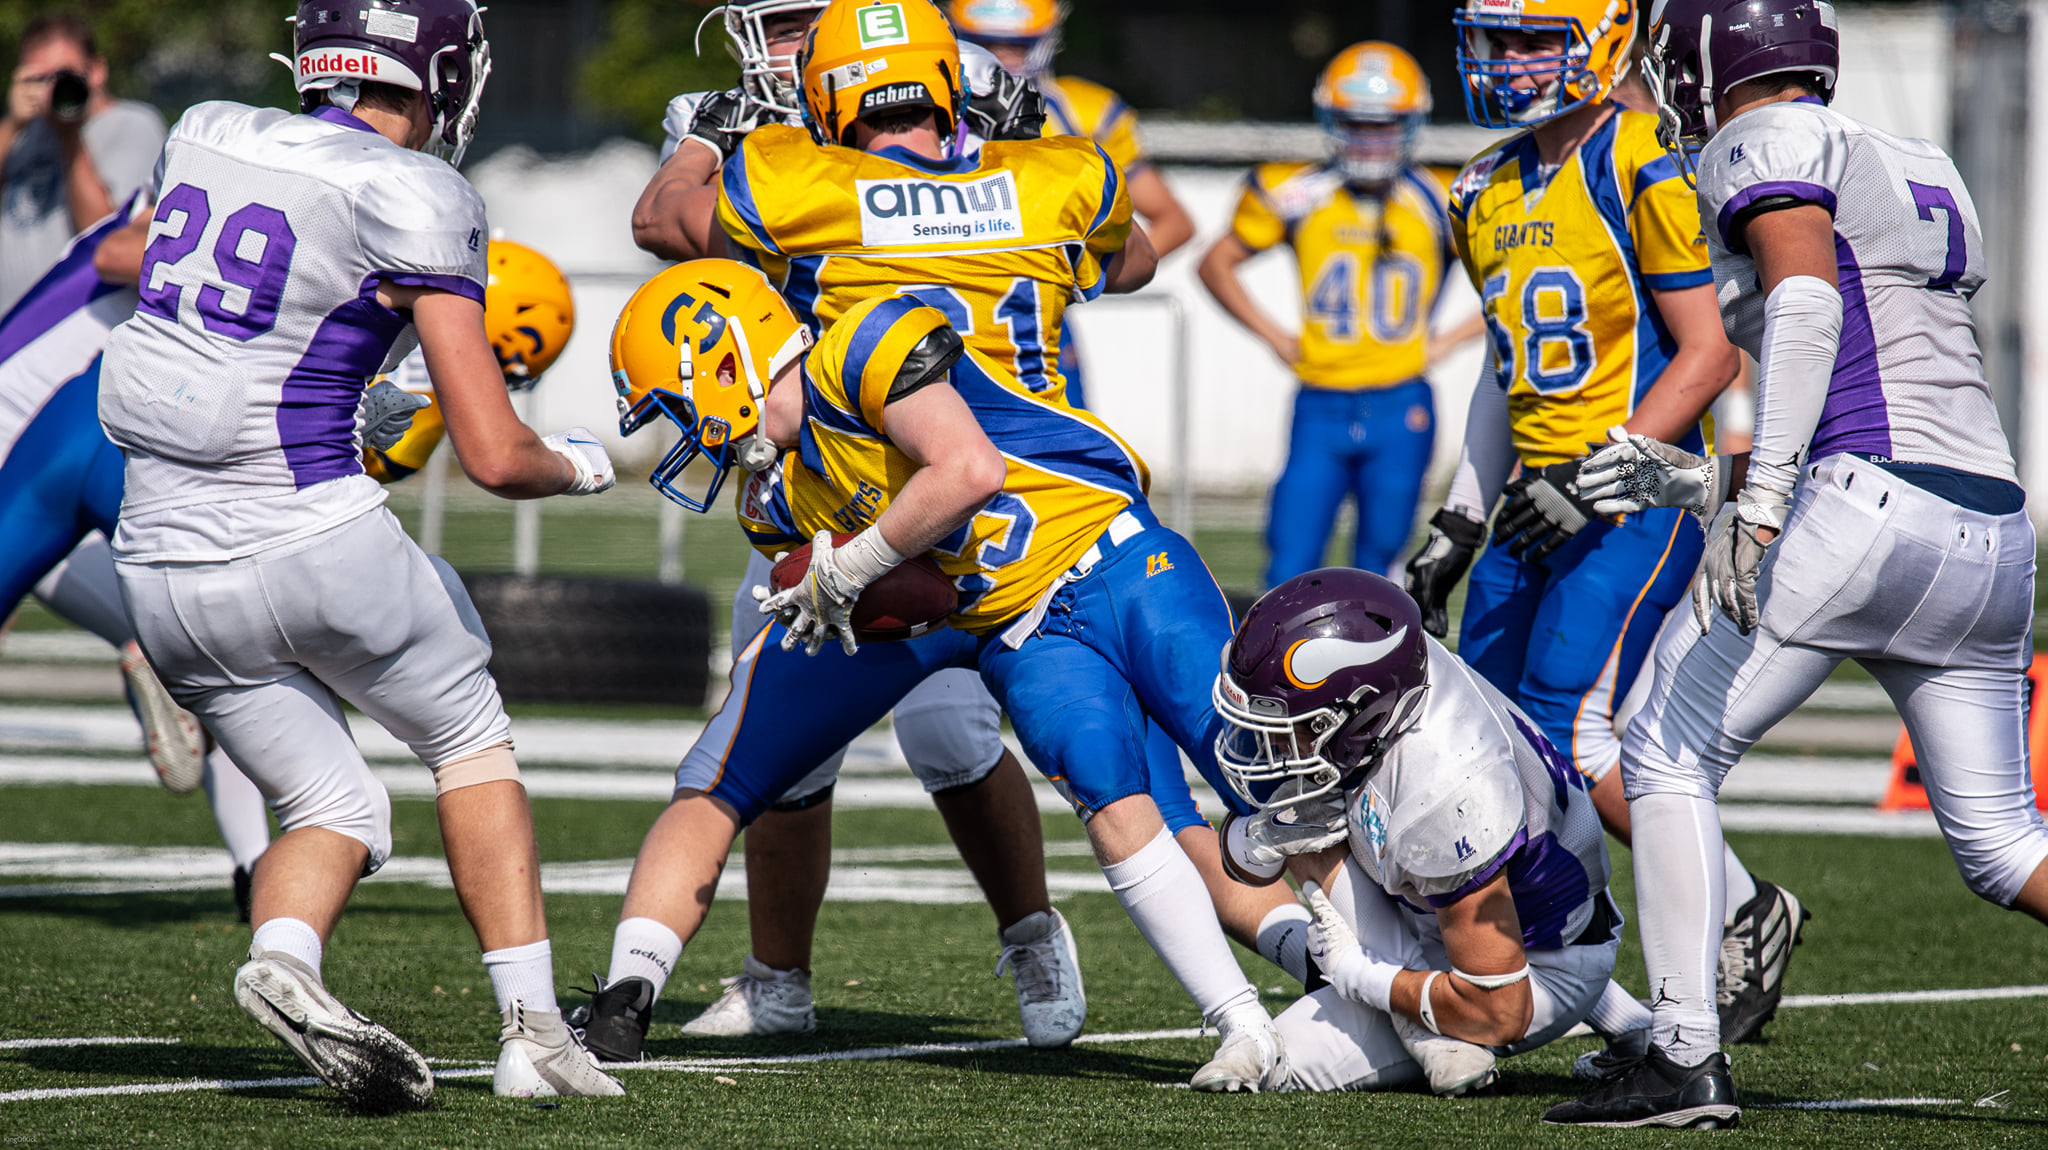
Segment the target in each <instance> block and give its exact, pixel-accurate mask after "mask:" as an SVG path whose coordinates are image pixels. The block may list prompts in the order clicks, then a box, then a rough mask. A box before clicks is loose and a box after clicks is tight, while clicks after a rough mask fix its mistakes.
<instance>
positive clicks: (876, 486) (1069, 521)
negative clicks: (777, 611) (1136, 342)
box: [737, 296, 1150, 633]
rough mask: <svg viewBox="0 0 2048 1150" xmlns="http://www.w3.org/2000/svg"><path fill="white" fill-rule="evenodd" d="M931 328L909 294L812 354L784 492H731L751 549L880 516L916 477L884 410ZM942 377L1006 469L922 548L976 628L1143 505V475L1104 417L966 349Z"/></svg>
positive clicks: (962, 616)
mask: <svg viewBox="0 0 2048 1150" xmlns="http://www.w3.org/2000/svg"><path fill="white" fill-rule="evenodd" d="M938 326H939V317H938V316H937V315H935V314H934V310H933V309H931V308H927V307H924V306H921V304H920V302H919V301H918V300H916V299H914V298H911V297H908V296H895V297H889V298H883V299H870V300H866V301H863V302H861V303H859V304H857V305H855V306H854V308H853V310H851V311H849V312H848V313H847V314H846V316H845V317H844V318H842V319H841V320H840V321H839V323H837V324H836V325H834V326H833V327H831V328H829V329H828V330H827V331H826V333H825V336H824V338H823V339H821V340H819V341H818V344H817V346H816V347H813V348H812V349H811V351H810V353H809V355H807V356H806V357H805V359H804V366H803V381H802V382H803V388H804V424H803V429H802V431H801V432H800V434H799V436H798V440H797V448H796V450H795V451H793V452H788V453H785V454H784V455H783V457H782V466H781V470H782V484H781V489H780V490H779V491H778V490H775V489H774V488H773V486H772V481H770V480H764V479H763V477H761V476H753V477H749V482H748V483H746V484H744V485H743V489H742V491H741V492H740V495H739V500H738V507H737V510H738V512H739V517H740V526H741V527H742V528H743V529H745V531H746V533H747V538H748V541H749V542H750V543H752V544H753V545H754V546H755V547H756V548H757V549H759V550H761V551H762V552H763V553H764V554H773V553H774V552H775V551H777V550H783V549H786V548H788V547H789V546H791V545H793V544H794V543H797V542H801V541H803V540H807V539H810V538H811V537H812V536H814V535H816V534H817V533H818V532H819V531H827V530H829V531H835V532H837V531H860V530H862V529H864V528H866V527H867V526H869V525H870V524H872V523H874V522H876V521H877V520H879V519H880V518H881V516H882V512H883V510H884V509H885V508H887V507H888V506H889V503H890V501H891V500H892V499H894V497H895V496H896V494H897V492H899V491H900V490H901V489H902V487H903V484H904V482H905V481H906V480H908V479H909V477H910V476H911V474H912V473H913V472H915V471H916V470H917V464H916V463H915V462H914V461H912V460H911V459H910V457H909V456H907V455H905V454H904V453H903V452H902V450H901V449H899V448H898V447H896V445H895V444H893V443H891V442H889V439H888V437H887V435H886V434H885V433H884V432H883V431H882V408H883V406H884V403H885V402H886V399H887V396H888V391H889V387H890V384H891V382H892V381H894V380H895V378H896V375H897V373H898V372H899V371H900V370H901V369H902V366H903V360H904V357H905V356H906V355H908V354H909V352H910V350H911V349H912V348H913V347H915V346H916V345H917V343H918V341H919V340H922V339H924V338H925V337H926V336H927V335H930V334H931V332H932V331H933V330H934V329H935V328H937V327H938ZM949 382H950V383H951V384H952V386H953V387H954V389H955V390H957V391H959V393H960V396H961V398H962V399H964V400H966V402H967V405H968V406H969V407H970V408H972V409H973V410H974V415H975V418H976V419H977V420H978V421H979V422H980V423H981V427H982V430H983V431H984V432H986V433H987V435H988V437H989V440H990V441H991V442H993V443H994V444H995V446H996V450H998V451H1000V452H1002V454H1003V461H1004V463H1005V464H1006V465H1007V467H1008V474H1007V476H1006V477H1005V479H1004V481H1003V489H1002V491H1000V492H998V493H997V494H996V496H995V497H994V498H993V499H990V500H989V502H988V504H987V505H986V506H985V507H983V508H982V509H981V510H980V511H979V512H977V513H976V514H975V516H974V518H973V519H970V520H969V521H968V522H967V523H966V524H964V525H963V526H961V527H960V528H959V529H958V530H957V531H955V532H953V534H951V535H949V536H948V537H946V538H945V539H943V540H941V541H940V542H939V544H938V546H936V547H934V548H933V549H932V551H931V552H930V556H931V558H932V559H933V561H935V562H936V563H938V565H939V569H940V570H941V571H943V572H945V573H946V575H947V577H949V578H951V579H952V580H953V585H954V586H955V587H956V588H957V589H958V590H959V592H960V606H959V609H958V610H957V611H956V612H955V614H954V615H953V616H952V618H951V619H950V622H951V624H952V625H953V626H954V627H957V628H959V629H961V630H963V631H968V632H973V633H981V632H985V631H989V630H992V629H994V628H995V627H996V626H998V625H999V624H1001V623H1003V622H1004V621H1005V620H1007V619H1010V618H1013V617H1015V616H1017V615H1020V614H1022V613H1024V612H1025V611H1027V610H1029V609H1030V608H1031V607H1032V605H1033V604H1034V603H1036V602H1037V601H1038V599H1039V598H1040V597H1041V596H1043V595H1044V594H1045V593H1046V591H1047V590H1048V589H1050V588H1051V587H1052V586H1053V582H1054V580H1056V579H1058V578H1059V577H1060V575H1061V574H1062V573H1063V572H1065V571H1066V570H1067V569H1068V568H1069V567H1072V566H1073V565H1074V564H1075V563H1076V562H1078V561H1079V560H1080V558H1081V556H1082V554H1083V553H1084V552H1086V551H1087V550H1088V548H1089V547H1091V546H1093V545H1094V544H1095V541H1096V540H1097V539H1099V538H1101V536H1102V533H1103V532H1104V531H1105V530H1107V529H1108V528H1109V525H1110V522H1111V521H1112V520H1114V519H1115V518H1116V516H1117V515H1118V513H1119V512H1122V511H1124V510H1125V509H1127V508H1129V507H1132V506H1134V505H1141V504H1143V503H1144V502H1145V489H1146V486H1147V485H1148V484H1149V482H1150V475H1149V474H1148V472H1147V471H1146V468H1145V462H1144V460H1142V459H1140V458H1139V457H1138V453H1137V452H1135V451H1133V450H1131V448H1130V446H1129V445H1128V444H1126V443H1124V441H1123V440H1121V439H1119V438H1117V436H1116V433H1115V432H1112V431H1110V430H1109V428H1108V427H1107V426H1105V425H1104V424H1103V423H1102V421H1101V420H1099V419H1097V418H1095V416H1093V415H1091V414H1089V413H1088V412H1085V411H1079V410H1076V409H1074V408H1072V407H1068V406H1067V405H1066V404H1064V403H1059V402H1056V401H1054V400H1052V399H1049V398H1048V397H1046V396H1043V395H1034V394H1032V393H1031V392H1030V391H1029V390H1028V389H1026V388H1025V387H1023V386H1022V385H1021V384H1018V383H1016V382H1014V381H1006V380H1004V379H1003V378H1002V373H1001V372H1000V371H998V370H997V369H996V366H995V365H994V364H991V363H989V362H988V361H987V360H986V359H985V358H983V357H982V356H981V355H980V354H979V353H978V352H976V351H974V350H973V349H972V348H969V349H968V350H967V352H966V354H964V355H962V356H961V357H960V359H959V361H958V362H957V363H955V364H954V366H953V369H952V373H951V377H950V380H949ZM784 386H788V385H786V384H785V385H784Z"/></svg>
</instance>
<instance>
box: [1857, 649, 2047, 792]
mask: <svg viewBox="0 0 2048 1150" xmlns="http://www.w3.org/2000/svg"><path fill="white" fill-rule="evenodd" d="M2043 686H2048V655H2036V656H2034V665H2033V666H2032V667H2030V668H2028V669H2027V758H2028V761H2029V762H2030V763H2031V764H2032V765H2033V772H2034V806H2035V808H2036V809H2038V810H2044V811H2048V706H2043V705H2042V695H2043V691H2042V688H2043ZM1927 805H1928V804H1927V788H1926V787H1925V786H1922V785H1921V783H1920V764H1919V762H1918V761H1917V760H1916V758H1915V757H1914V754H1913V740H1912V739H1911V738H1910V737H1909V736H1908V735H1907V734H1906V731H1905V727H1904V725H1903V724H1901V725H1900V728H1899V741H1898V743H1897V744H1896V745H1895V746H1893V747H1892V781H1891V785H1890V786H1888V787H1886V788H1885V792H1884V798H1882V799H1879V800H1878V803H1877V809H1878V810H1881V811H1924V810H1926V809H1927Z"/></svg>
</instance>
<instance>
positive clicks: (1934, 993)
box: [1778, 986, 2048, 1010]
mask: <svg viewBox="0 0 2048 1150" xmlns="http://www.w3.org/2000/svg"><path fill="white" fill-rule="evenodd" d="M2002 998H2048V986H1983V987H1973V988H1969V989H1962V990H1891V991H1884V992H1881V993H1876V994H1788V995H1786V996H1785V997H1784V998H1783V999H1781V1000H1780V1001H1779V1002H1778V1005H1779V1006H1782V1007H1786V1008H1789V1009H1793V1010H1797V1009H1800V1008H1802V1007H1809V1006H1895V1005H1902V1004H1909V1003H1918V1002H1989V1001H1995V1000H1998V999H2002Z"/></svg>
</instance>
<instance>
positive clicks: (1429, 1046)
mask: <svg viewBox="0 0 2048 1150" xmlns="http://www.w3.org/2000/svg"><path fill="white" fill-rule="evenodd" d="M1387 1017H1389V1018H1391V1019H1393V1020H1394V1033H1395V1034H1396V1035H1399V1036H1400V1039H1401V1045H1402V1046H1403V1047H1404V1048H1406V1049H1407V1051H1408V1054H1409V1056H1410V1057H1412V1058H1414V1059H1415V1061H1416V1062H1417V1063H1418V1064H1420V1065H1421V1067H1422V1073H1423V1075H1424V1076H1425V1077H1426V1078H1428V1079H1429V1090H1430V1093H1432V1094H1435V1095H1437V1096H1438V1097H1441V1098H1456V1097H1457V1096H1458V1095H1460V1094H1467V1093H1470V1092H1471V1091H1474V1090H1483V1089H1485V1088H1486V1087H1488V1086H1491V1085H1493V1080H1494V1079H1496V1078H1498V1077H1500V1071H1499V1069H1498V1066H1497V1063H1496V1062H1495V1059H1494V1057H1493V1051H1491V1050H1488V1049H1487V1048H1486V1047H1484V1046H1478V1045H1475V1044H1473V1043H1470V1042H1466V1041H1465V1040H1464V1039H1462V1038H1451V1037H1449V1036H1447V1035H1442V1034H1431V1033H1430V1032H1429V1031H1428V1029H1426V1028H1425V1027H1424V1026H1423V1025H1422V1024H1421V1023H1419V1022H1416V1021H1414V1020H1412V1019H1410V1018H1408V1017H1407V1016H1405V1015H1403V1014H1401V1013H1399V1012H1398V1011H1390V1012H1388V1015H1387Z"/></svg>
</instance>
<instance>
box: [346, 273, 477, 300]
mask: <svg viewBox="0 0 2048 1150" xmlns="http://www.w3.org/2000/svg"><path fill="white" fill-rule="evenodd" d="M380 283H387V284H392V285H394V286H396V287H420V288H433V289H434V290H435V291H445V292H454V293H455V294H456V295H459V296H461V297H463V298H464V299H472V300H475V301H476V302H478V303H482V302H484V288H483V285H482V284H480V283H478V282H476V281H475V280H473V279H470V278H469V277H468V276H446V275H429V274H427V273H425V272H378V273H376V274H375V275H372V276H369V277H367V278H365V279H364V280H363V291H364V292H366V293H367V292H371V291H375V290H376V287H377V285H378V284H380Z"/></svg>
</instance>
